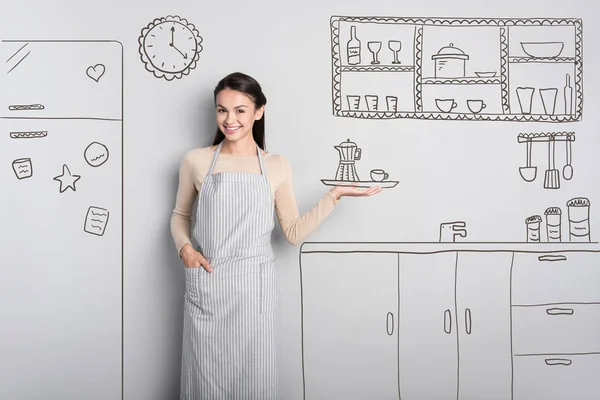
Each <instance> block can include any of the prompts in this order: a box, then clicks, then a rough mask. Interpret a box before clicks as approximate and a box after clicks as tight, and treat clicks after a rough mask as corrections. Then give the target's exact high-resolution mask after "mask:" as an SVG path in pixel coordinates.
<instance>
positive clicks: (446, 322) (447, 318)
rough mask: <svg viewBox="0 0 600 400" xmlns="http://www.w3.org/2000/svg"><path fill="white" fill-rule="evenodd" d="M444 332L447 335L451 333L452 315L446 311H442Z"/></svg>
mask: <svg viewBox="0 0 600 400" xmlns="http://www.w3.org/2000/svg"><path fill="white" fill-rule="evenodd" d="M444 332H446V333H447V334H450V333H451V332H452V314H451V313H450V310H448V309H447V310H446V311H444Z"/></svg>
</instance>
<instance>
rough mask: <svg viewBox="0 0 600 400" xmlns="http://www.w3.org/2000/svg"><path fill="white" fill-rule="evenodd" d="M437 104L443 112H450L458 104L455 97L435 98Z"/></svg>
mask: <svg viewBox="0 0 600 400" xmlns="http://www.w3.org/2000/svg"><path fill="white" fill-rule="evenodd" d="M435 105H436V106H437V108H438V109H439V110H440V111H442V112H450V111H452V110H454V109H455V108H456V106H457V105H458V104H456V102H455V101H454V99H435Z"/></svg>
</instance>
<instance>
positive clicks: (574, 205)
mask: <svg viewBox="0 0 600 400" xmlns="http://www.w3.org/2000/svg"><path fill="white" fill-rule="evenodd" d="M567 210H568V212H569V241H571V242H591V241H592V239H591V236H590V201H589V200H588V199H587V198H585V197H575V198H573V199H571V200H569V201H567Z"/></svg>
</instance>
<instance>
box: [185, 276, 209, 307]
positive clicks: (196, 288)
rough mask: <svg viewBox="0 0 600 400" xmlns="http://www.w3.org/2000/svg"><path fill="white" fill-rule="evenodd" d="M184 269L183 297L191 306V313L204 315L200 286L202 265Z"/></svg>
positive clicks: (203, 302)
mask: <svg viewBox="0 0 600 400" xmlns="http://www.w3.org/2000/svg"><path fill="white" fill-rule="evenodd" d="M184 269H185V298H186V300H187V301H188V302H189V303H190V305H191V306H192V308H191V310H192V313H193V314H195V315H197V316H202V317H204V316H205V315H206V314H207V313H206V304H205V301H206V300H205V299H204V293H203V288H202V284H201V283H202V281H203V279H202V272H203V271H200V270H201V269H202V267H197V268H187V267H184Z"/></svg>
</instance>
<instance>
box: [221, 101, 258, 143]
mask: <svg viewBox="0 0 600 400" xmlns="http://www.w3.org/2000/svg"><path fill="white" fill-rule="evenodd" d="M216 103H217V110H216V111H217V124H218V125H219V129H221V132H223V134H224V135H225V139H226V140H231V141H238V140H240V139H243V138H248V135H250V138H252V126H253V125H254V121H256V120H258V119H261V118H262V115H263V112H264V106H263V107H260V108H259V109H257V108H256V106H255V105H254V102H253V101H252V100H251V99H250V97H248V96H247V95H246V94H244V93H242V92H238V91H236V90H231V89H223V90H221V91H220V92H219V93H218V94H217V101H216Z"/></svg>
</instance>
